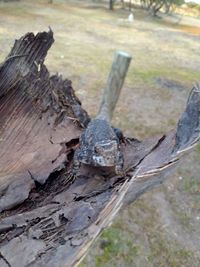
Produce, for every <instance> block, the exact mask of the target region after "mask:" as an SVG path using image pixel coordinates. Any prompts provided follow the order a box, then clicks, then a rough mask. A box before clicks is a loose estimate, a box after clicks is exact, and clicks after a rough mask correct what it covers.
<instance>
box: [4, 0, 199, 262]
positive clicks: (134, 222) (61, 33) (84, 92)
mask: <svg viewBox="0 0 200 267" xmlns="http://www.w3.org/2000/svg"><path fill="white" fill-rule="evenodd" d="M47 2H48V1H47V0H46V1H21V2H16V3H0V60H1V61H3V59H4V58H5V56H6V55H7V53H8V52H9V50H10V48H11V46H12V44H13V42H14V40H15V39H17V38H19V37H20V36H21V35H23V34H25V33H26V32H30V31H33V32H38V31H44V30H47V29H48V26H50V27H51V28H52V30H53V31H54V37H55V44H54V45H53V47H52V48H51V50H50V51H49V53H48V58H47V60H46V64H47V66H48V68H49V69H50V71H51V72H52V73H55V72H59V73H61V74H62V75H63V76H64V77H66V78H69V79H71V80H72V82H73V87H74V89H75V90H76V93H77V95H78V97H79V98H80V99H81V101H82V103H83V106H84V107H85V108H86V109H87V110H88V112H89V113H90V115H91V116H94V115H95V113H96V112H97V108H98V103H99V101H100V97H101V94H102V90H103V87H104V84H105V81H106V78H107V75H108V72H109V69H110V66H111V62H112V56H113V52H114V51H116V50H123V51H126V52H128V53H130V54H131V55H132V57H133V59H132V63H131V66H130V68H129V72H128V75H127V78H126V81H125V85H124V87H123V91H122V94H121V97H120V100H119V103H118V106H117V109H116V112H115V116H114V119H113V124H114V125H115V126H116V127H119V128H121V129H122V130H123V131H124V133H125V135H128V136H132V137H136V138H138V139H142V138H144V137H147V136H152V135H154V134H158V133H164V132H167V131H169V130H171V129H172V128H174V127H175V125H176V122H177V120H178V118H179V116H180V114H181V112H182V111H183V109H184V107H185V103H186V100H187V97H188V94H189V92H190V90H191V88H192V86H193V84H194V82H196V81H197V80H198V79H200V49H199V43H200V22H199V20H197V19H189V18H182V19H181V20H179V19H178V17H165V18H157V19H153V18H151V17H149V16H148V15H147V14H146V13H145V12H144V11H142V10H139V9H134V10H133V13H134V17H135V20H134V22H133V23H132V24H129V23H128V22H127V21H126V20H125V19H126V18H127V17H128V14H129V13H128V11H125V10H122V9H116V10H115V11H114V12H111V11H108V10H107V8H106V7H104V6H103V5H100V4H97V1H96V2H87V1H79V2H78V1H76V2H75V1H58V0H57V1H54V4H47ZM188 21H189V22H188ZM178 22H180V23H181V24H179V23H178ZM186 23H187V24H186ZM199 160H200V146H198V147H197V148H196V149H195V151H194V152H192V153H190V154H189V155H188V156H187V157H185V159H184V160H183V161H182V163H181V164H180V166H179V168H178V169H177V171H176V173H174V175H173V176H172V177H170V178H169V179H168V181H167V182H166V183H165V184H164V185H161V186H159V187H158V188H156V189H154V190H152V191H150V192H147V193H146V194H145V195H143V196H142V197H140V199H138V200H137V201H136V202H135V203H133V204H132V205H131V206H129V208H127V209H126V210H124V211H122V212H121V213H120V214H119V216H118V217H117V218H116V220H115V221H114V223H113V225H112V226H111V227H110V228H109V229H107V230H105V231H104V232H103V234H102V236H101V237H100V238H99V239H98V241H97V242H96V243H95V244H94V245H93V247H92V249H91V250H90V253H89V255H88V256H87V257H86V259H85V261H84V263H82V264H81V266H82V267H83V266H84V267H86V266H88V267H94V266H97V267H102V266H108V267H111V266H117V267H119V266H120V267H121V266H122V267H124V266H135V267H146V266H148V267H151V266H152V267H153V266H155V267H191V266H192V267H199V266H200V249H199V248H200V227H199V226H200V165H199Z"/></svg>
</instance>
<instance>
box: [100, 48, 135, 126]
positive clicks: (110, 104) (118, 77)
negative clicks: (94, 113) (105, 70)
mask: <svg viewBox="0 0 200 267" xmlns="http://www.w3.org/2000/svg"><path fill="white" fill-rule="evenodd" d="M131 59H132V57H131V56H130V55H129V54H128V53H125V52H122V51H117V52H115V54H114V58H113V63H112V67H111V70H110V73H109V76H108V80H107V83H106V86H105V89H104V93H103V97H102V100H101V104H100V108H99V112H98V114H99V116H100V117H101V118H102V117H103V118H105V119H106V120H108V121H111V119H112V116H113V112H114V109H115V106H116V103H117V101H118V98H119V95H120V92H121V89H122V86H123V83H124V80H125V77H126V73H127V71H128V68H129V65H130V62H131Z"/></svg>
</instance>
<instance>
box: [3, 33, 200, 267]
mask: <svg viewBox="0 0 200 267" xmlns="http://www.w3.org/2000/svg"><path fill="white" fill-rule="evenodd" d="M53 41H54V40H53V33H52V31H51V30H50V31H49V32H42V33H38V34H37V35H34V34H33V33H28V34H26V35H25V36H23V37H22V38H20V39H19V40H17V41H15V44H14V46H13V48H12V50H11V52H10V54H9V55H8V57H7V58H6V59H5V61H4V62H3V63H2V64H1V65H0V210H1V214H0V265H1V266H3V267H4V266H5V267H10V266H12V267H25V266H29V267H33V266H34V267H40V266H41V267H44V266H48V267H58V266H59V267H64V266H68V267H70V266H77V265H78V263H79V262H80V261H81V260H82V258H83V257H84V256H85V254H86V252H87V250H88V249H89V247H90V245H91V243H92V242H93V241H94V239H95V238H96V237H97V236H98V235H99V234H100V232H101V231H102V230H103V229H104V228H105V227H107V226H108V225H109V223H110V222H111V221H112V220H113V218H114V217H115V215H116V214H117V212H118V211H119V210H120V209H121V208H122V207H124V206H126V205H127V204H129V203H131V202H133V201H134V200H135V199H136V198H137V197H138V196H139V195H141V194H143V193H144V192H145V191H146V190H149V189H150V188H152V187H154V186H156V185H159V184H160V183H162V182H163V181H164V180H165V179H166V177H167V175H168V174H169V173H170V172H171V171H173V170H174V168H175V167H176V165H177V163H178V162H179V160H180V159H181V157H182V156H183V155H184V154H185V153H186V152H187V151H189V150H190V149H192V148H193V147H194V146H195V145H196V144H197V143H198V141H199V136H200V85H199V84H196V85H195V86H194V88H193V89H192V91H191V93H190V96H189V98H188V102H187V105H186V109H185V111H184V112H183V114H182V116H181V118H180V120H179V122H178V123H177V128H176V129H174V131H171V132H169V133H166V134H165V135H160V136H155V137H153V138H147V139H145V140H142V141H139V140H136V139H134V138H126V137H125V142H124V143H122V144H121V147H122V151H123V155H124V159H125V170H126V175H125V177H119V176H116V175H115V173H114V171H113V170H112V168H105V169H102V168H94V167H92V166H86V165H85V166H82V167H81V168H80V171H79V173H78V176H77V178H76V179H75V181H74V182H73V183H72V184H70V183H67V182H66V177H65V173H66V171H68V170H69V168H70V166H71V163H72V159H73V153H74V150H75V149H76V147H77V145H78V142H79V136H80V134H81V132H82V130H83V129H84V128H85V127H86V125H87V123H88V121H89V120H90V118H89V116H88V114H87V112H86V111H85V110H84V109H83V108H82V106H81V103H80V101H79V99H78V98H77V97H76V95H75V93H74V90H73V88H72V84H71V81H69V80H67V79H63V78H62V76H59V75H53V76H50V75H49V72H48V70H47V68H46V67H45V65H44V59H45V57H46V55H47V51H48V49H49V48H50V47H51V45H52V43H53ZM136 123H137V122H136Z"/></svg>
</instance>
